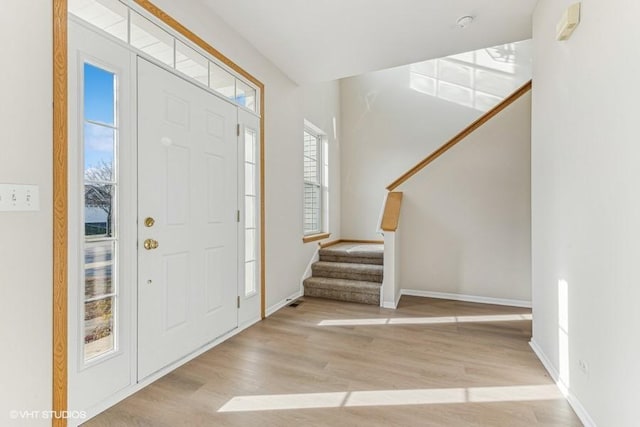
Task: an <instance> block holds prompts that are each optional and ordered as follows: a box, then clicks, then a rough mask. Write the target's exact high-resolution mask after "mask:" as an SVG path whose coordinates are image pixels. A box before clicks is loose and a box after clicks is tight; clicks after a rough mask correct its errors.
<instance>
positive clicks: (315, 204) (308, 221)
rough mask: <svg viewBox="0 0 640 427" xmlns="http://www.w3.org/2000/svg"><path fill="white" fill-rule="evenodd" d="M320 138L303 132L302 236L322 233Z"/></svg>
mask: <svg viewBox="0 0 640 427" xmlns="http://www.w3.org/2000/svg"><path fill="white" fill-rule="evenodd" d="M321 148H322V138H321V136H320V135H317V134H315V133H313V132H311V131H310V130H308V129H305V131H304V207H303V208H304V209H303V212H304V234H305V235H309V234H316V233H320V232H322V220H323V218H322V169H323V168H322V155H321V153H322V151H321Z"/></svg>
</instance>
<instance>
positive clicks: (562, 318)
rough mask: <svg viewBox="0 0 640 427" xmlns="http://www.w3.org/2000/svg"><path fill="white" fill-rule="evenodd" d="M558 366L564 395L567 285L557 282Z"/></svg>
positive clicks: (567, 331)
mask: <svg viewBox="0 0 640 427" xmlns="http://www.w3.org/2000/svg"><path fill="white" fill-rule="evenodd" d="M558 364H559V366H560V373H559V374H560V381H559V384H558V386H559V387H560V390H561V391H562V393H564V394H565V395H566V393H567V391H568V390H569V385H570V382H569V284H568V283H567V281H566V280H559V281H558Z"/></svg>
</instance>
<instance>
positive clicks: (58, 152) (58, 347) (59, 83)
mask: <svg viewBox="0 0 640 427" xmlns="http://www.w3.org/2000/svg"><path fill="white" fill-rule="evenodd" d="M52 2H53V4H52V5H53V9H52V12H53V13H52V15H53V271H52V273H53V390H52V391H53V400H52V410H53V411H54V414H57V415H58V416H60V418H58V417H57V416H54V417H52V421H51V423H52V426H54V427H66V425H67V420H66V419H65V418H62V414H64V413H65V411H67V410H68V409H69V408H68V407H67V406H68V400H67V394H68V368H67V363H68V361H67V352H68V345H69V343H68V335H67V334H68V325H67V320H68V319H67V315H68V313H67V309H68V306H67V302H68V275H67V268H68V258H67V247H68V233H69V230H68V158H67V157H68V154H67V153H68V151H67V150H68V132H69V129H68V102H69V100H68V87H67V86H68V66H67V56H68V41H67V30H68V29H67V27H68V16H67V11H68V7H67V0H52ZM134 2H135V3H136V4H138V5H139V6H141V7H142V8H144V9H145V10H146V11H147V12H149V13H151V14H152V15H154V16H155V17H156V18H158V19H159V20H160V21H162V22H164V23H165V24H166V25H168V26H169V27H171V28H172V29H173V30H175V31H176V32H178V33H180V34H181V35H182V36H184V37H186V38H187V39H189V40H190V41H191V42H192V43H194V44H196V45H197V46H199V47H200V48H202V49H203V50H204V51H206V52H207V53H209V54H210V55H212V56H213V57H215V58H217V59H218V60H220V61H221V62H222V63H224V64H225V65H227V66H228V67H229V68H231V69H232V70H234V71H235V72H236V73H238V74H239V75H241V76H242V77H244V78H245V79H247V80H249V81H250V82H251V83H253V84H254V85H255V86H256V87H257V88H258V91H259V93H260V160H259V161H260V184H259V185H260V292H261V296H260V298H261V301H260V316H261V317H262V318H263V319H264V317H265V301H266V295H265V294H266V292H265V290H266V286H265V246H266V245H265V203H264V199H265V195H264V188H265V184H264V176H265V174H264V159H265V156H264V147H265V143H264V124H265V111H264V105H265V101H264V97H265V93H264V92H265V91H264V84H263V83H262V82H261V81H259V80H258V79H256V78H255V77H253V76H252V75H251V74H249V73H248V72H247V71H245V70H244V69H242V68H241V67H240V66H239V65H237V64H236V63H235V62H233V61H232V60H231V59H229V58H227V57H226V56H225V55H223V54H222V53H221V52H220V51H218V50H217V49H215V48H214V47H213V46H211V45H210V44H208V43H207V42H205V41H204V40H203V39H202V38H200V37H198V36H197V35H196V34H194V33H193V32H192V31H190V30H189V29H188V28H187V27H185V26H184V25H182V24H181V23H179V22H178V21H176V20H175V19H174V18H172V17H171V16H170V15H168V14H167V13H165V12H164V11H163V10H161V9H160V8H158V7H157V6H156V5H154V4H153V3H152V2H151V1H149V0H134Z"/></svg>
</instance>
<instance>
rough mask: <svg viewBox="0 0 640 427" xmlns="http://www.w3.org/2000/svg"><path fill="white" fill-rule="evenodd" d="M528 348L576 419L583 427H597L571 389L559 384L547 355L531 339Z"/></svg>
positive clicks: (556, 374) (558, 376)
mask: <svg viewBox="0 0 640 427" xmlns="http://www.w3.org/2000/svg"><path fill="white" fill-rule="evenodd" d="M529 346H530V347H531V349H532V350H533V352H534V353H535V354H536V356H538V359H540V362H542V365H543V366H544V368H545V369H546V370H547V372H549V375H551V378H552V379H553V381H554V382H555V383H556V385H557V386H558V388H559V389H560V391H561V392H562V394H564V395H565V397H566V398H567V401H568V402H569V405H571V407H572V408H573V410H574V412H575V413H576V415H577V416H578V418H580V421H582V424H584V426H585V427H597V426H596V423H595V421H593V419H592V418H591V415H589V413H588V412H587V410H586V409H585V408H584V406H582V403H580V401H579V400H578V398H576V397H575V396H574V394H573V393H572V392H571V389H570V388H569V389H567V388H566V387H565V386H564V384H562V383H561V382H560V374H559V373H558V370H557V369H556V368H555V366H553V364H552V363H551V361H550V360H549V358H548V357H547V355H546V354H544V351H542V349H541V348H540V346H539V345H538V343H536V342H535V341H534V340H533V339H532V340H531V341H529Z"/></svg>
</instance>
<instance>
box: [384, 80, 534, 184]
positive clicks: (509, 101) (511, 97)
mask: <svg viewBox="0 0 640 427" xmlns="http://www.w3.org/2000/svg"><path fill="white" fill-rule="evenodd" d="M531 87H532V84H531V80H529V81H528V82H527V83H525V84H524V85H522V86H521V87H520V88H519V89H518V90H516V91H515V92H513V93H512V94H511V95H509V96H508V97H506V98H505V99H504V100H503V101H502V102H501V103H499V104H498V105H496V106H495V107H493V108H492V109H491V110H489V111H487V112H486V113H484V114H483V115H482V116H480V117H479V118H478V119H477V120H476V121H474V122H473V123H471V124H470V125H469V126H467V127H466V128H464V130H462V131H461V132H459V133H458V134H457V135H456V136H454V137H453V138H451V139H450V140H449V142H447V143H446V144H444V145H443V146H441V147H440V148H438V149H437V150H436V151H434V152H433V153H431V154H429V155H428V156H427V157H425V158H424V159H423V160H422V161H421V162H420V163H418V164H417V165H415V166H414V167H412V168H411V169H409V170H408V171H407V172H405V173H404V174H403V175H402V176H400V178H398V179H396V180H395V181H393V182H392V183H391V184H389V185H388V186H387V190H389V191H393V190H395V189H396V188H398V186H400V184H402V183H404V182H405V181H407V180H408V179H409V178H411V177H412V176H413V175H415V174H417V173H418V172H420V171H421V170H422V169H423V168H424V167H425V166H427V165H428V164H429V163H431V162H433V161H434V160H435V159H437V158H438V157H440V156H442V155H443V154H444V153H446V152H447V151H448V150H449V149H450V148H452V147H453V146H454V145H456V144H457V143H458V142H460V141H462V140H463V139H465V138H466V137H467V136H469V135H470V134H471V133H472V132H473V131H475V130H476V129H478V128H479V127H480V126H482V125H483V124H485V123H486V122H488V121H489V120H491V119H492V118H493V117H494V116H495V115H497V114H498V113H499V112H501V111H502V110H504V109H505V108H507V107H508V106H509V105H511V104H513V103H514V102H515V101H516V100H518V98H520V97H521V96H522V95H524V94H525V93H527V92H529V91H530V90H531Z"/></svg>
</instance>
